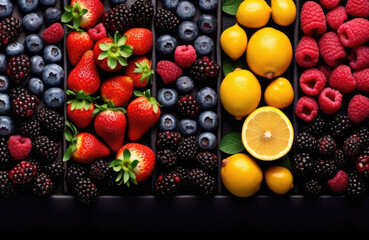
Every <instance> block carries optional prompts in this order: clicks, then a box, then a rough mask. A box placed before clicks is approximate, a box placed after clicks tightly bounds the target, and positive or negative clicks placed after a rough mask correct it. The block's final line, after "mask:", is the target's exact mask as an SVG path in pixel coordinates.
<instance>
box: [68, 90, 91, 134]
mask: <svg viewBox="0 0 369 240" xmlns="http://www.w3.org/2000/svg"><path fill="white" fill-rule="evenodd" d="M67 95H71V96H75V98H74V99H70V100H69V101H68V102H67V104H68V107H67V114H68V117H69V119H70V120H71V122H72V123H73V124H74V125H76V126H77V127H79V128H87V127H88V126H89V125H90V124H91V122H92V120H93V119H94V117H93V115H92V114H93V112H94V110H95V103H94V102H93V101H94V100H96V99H97V98H93V97H91V96H86V95H85V94H84V92H83V91H82V90H81V91H79V92H78V93H77V94H76V93H75V92H73V91H71V90H67Z"/></svg>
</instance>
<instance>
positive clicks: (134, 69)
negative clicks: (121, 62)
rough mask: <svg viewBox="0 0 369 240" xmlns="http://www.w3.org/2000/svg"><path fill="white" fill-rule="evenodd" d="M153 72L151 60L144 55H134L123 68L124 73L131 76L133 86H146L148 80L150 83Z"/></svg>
mask: <svg viewBox="0 0 369 240" xmlns="http://www.w3.org/2000/svg"><path fill="white" fill-rule="evenodd" d="M153 74H154V71H153V70H152V69H151V62H150V60H149V59H148V58H147V57H145V56H142V57H135V58H134V59H132V60H131V61H129V62H128V65H127V67H126V68H125V75H126V76H128V77H130V78H132V80H133V85H134V87H135V88H143V87H146V86H147V84H148V83H149V82H150V83H151V80H152V75H153Z"/></svg>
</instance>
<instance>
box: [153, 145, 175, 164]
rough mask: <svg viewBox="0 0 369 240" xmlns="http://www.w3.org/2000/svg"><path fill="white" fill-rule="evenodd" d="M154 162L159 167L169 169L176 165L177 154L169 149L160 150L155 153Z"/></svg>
mask: <svg viewBox="0 0 369 240" xmlns="http://www.w3.org/2000/svg"><path fill="white" fill-rule="evenodd" d="M156 160H157V161H158V163H159V164H160V166H162V167H165V168H170V167H173V166H175V165H176V164H177V154H176V153H175V151H173V150H171V149H164V150H160V151H158V152H157V153H156Z"/></svg>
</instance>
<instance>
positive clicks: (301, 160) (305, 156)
mask: <svg viewBox="0 0 369 240" xmlns="http://www.w3.org/2000/svg"><path fill="white" fill-rule="evenodd" d="M292 165H293V173H294V175H295V176H298V177H308V176H310V175H311V173H312V169H313V158H312V157H311V155H310V154H309V153H305V152H302V153H298V154H296V155H295V156H294V157H293V160H292Z"/></svg>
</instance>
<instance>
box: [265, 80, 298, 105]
mask: <svg viewBox="0 0 369 240" xmlns="http://www.w3.org/2000/svg"><path fill="white" fill-rule="evenodd" d="M294 95H295V94H294V92H293V87H292V85H291V83H290V81H288V79H286V78H284V77H279V78H277V79H275V80H273V81H272V82H271V83H269V85H268V86H267V87H266V89H265V92H264V100H265V102H266V104H267V105H269V106H272V107H276V108H279V109H283V108H286V107H288V106H289V105H291V103H292V102H293V98H294Z"/></svg>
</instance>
